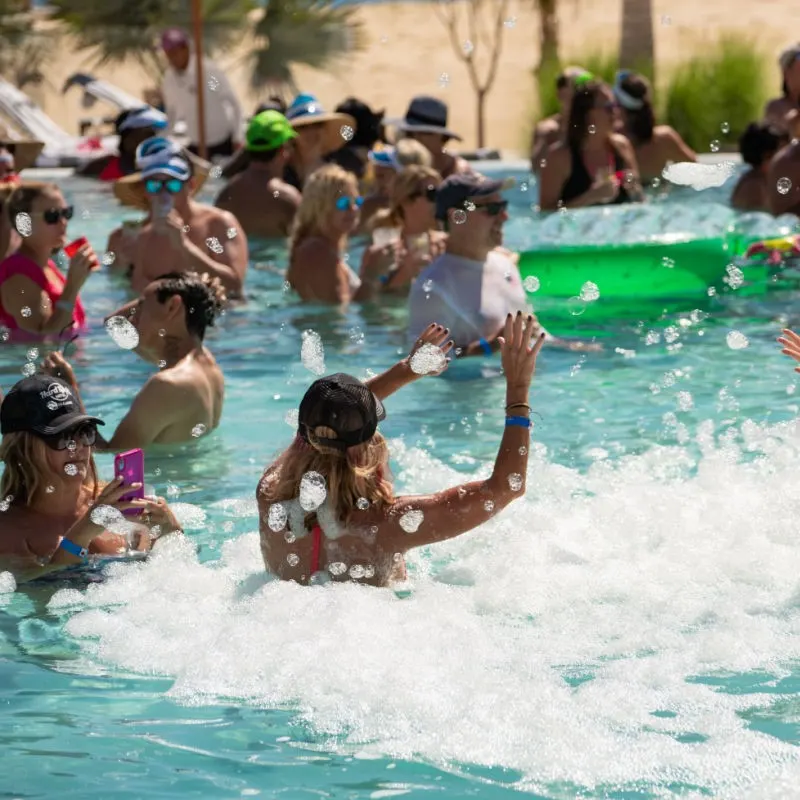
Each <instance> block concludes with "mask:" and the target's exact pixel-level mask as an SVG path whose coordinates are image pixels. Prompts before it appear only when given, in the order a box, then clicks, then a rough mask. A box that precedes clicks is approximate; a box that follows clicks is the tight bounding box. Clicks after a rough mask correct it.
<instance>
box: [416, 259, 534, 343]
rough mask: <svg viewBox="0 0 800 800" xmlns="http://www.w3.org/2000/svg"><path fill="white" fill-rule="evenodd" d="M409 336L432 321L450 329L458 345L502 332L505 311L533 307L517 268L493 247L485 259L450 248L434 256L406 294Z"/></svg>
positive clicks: (418, 332) (526, 309)
mask: <svg viewBox="0 0 800 800" xmlns="http://www.w3.org/2000/svg"><path fill="white" fill-rule="evenodd" d="M408 310H409V320H408V323H409V324H408V338H409V341H410V342H413V341H414V340H415V339H416V338H417V337H418V336H419V334H420V333H421V332H422V331H423V330H425V328H427V327H428V325H430V324H431V323H432V322H437V323H438V324H440V325H444V326H445V327H446V328H449V329H450V336H451V338H452V339H453V341H454V342H455V344H456V347H466V346H467V345H468V344H470V343H471V342H475V341H477V340H478V339H481V338H484V339H493V338H494V337H495V336H497V334H498V333H500V331H501V329H502V327H503V325H504V324H505V321H506V315H507V314H509V313H511V314H516V313H517V311H524V312H526V313H527V312H529V311H530V305H529V304H528V298H527V296H526V294H525V289H524V288H523V287H522V280H521V279H520V274H519V269H518V267H517V265H516V264H515V263H514V261H512V260H511V258H509V257H508V256H507V255H505V254H504V253H502V252H500V251H497V250H493V251H492V252H491V253H489V255H488V256H487V257H486V261H473V260H472V259H470V258H462V257H461V256H455V255H452V254H450V253H444V254H443V255H441V256H439V257H438V258H437V259H435V260H434V261H433V262H432V263H431V264H430V265H429V266H428V268H427V269H425V270H424V271H423V272H422V273H421V274H420V276H419V277H418V278H417V279H416V280H415V281H414V284H413V285H412V287H411V294H410V295H409V299H408Z"/></svg>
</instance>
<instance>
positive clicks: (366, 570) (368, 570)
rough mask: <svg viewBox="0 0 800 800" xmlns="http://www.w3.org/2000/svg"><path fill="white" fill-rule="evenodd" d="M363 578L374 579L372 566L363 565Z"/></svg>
mask: <svg viewBox="0 0 800 800" xmlns="http://www.w3.org/2000/svg"><path fill="white" fill-rule="evenodd" d="M364 577H365V578H374V577H375V567H374V566H373V565H372V564H365V565H364Z"/></svg>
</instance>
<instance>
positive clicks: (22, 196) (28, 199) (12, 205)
mask: <svg viewBox="0 0 800 800" xmlns="http://www.w3.org/2000/svg"><path fill="white" fill-rule="evenodd" d="M55 192H60V189H59V188H58V186H56V185H55V184H54V183H41V182H30V183H23V184H22V185H20V186H17V188H16V189H14V191H13V192H12V193H11V196H10V197H9V198H8V203H6V211H7V213H8V218H9V220H11V224H12V225H15V224H16V220H17V214H30V213H31V210H32V209H33V204H34V203H35V202H36V200H37V199H38V198H39V197H41V196H42V195H44V194H50V193H55Z"/></svg>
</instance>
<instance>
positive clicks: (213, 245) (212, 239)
mask: <svg viewBox="0 0 800 800" xmlns="http://www.w3.org/2000/svg"><path fill="white" fill-rule="evenodd" d="M206 247H207V248H208V249H209V250H210V251H211V252H212V253H216V254H217V255H219V254H220V253H224V252H225V248H224V247H223V246H222V245H221V244H220V241H219V239H217V237H216V236H209V237H208V239H206Z"/></svg>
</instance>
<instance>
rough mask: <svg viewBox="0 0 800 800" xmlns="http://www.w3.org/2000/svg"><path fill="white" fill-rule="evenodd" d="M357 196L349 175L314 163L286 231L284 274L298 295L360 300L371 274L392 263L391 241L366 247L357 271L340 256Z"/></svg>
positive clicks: (353, 223) (352, 226)
mask: <svg viewBox="0 0 800 800" xmlns="http://www.w3.org/2000/svg"><path fill="white" fill-rule="evenodd" d="M363 202H364V201H363V198H362V197H361V196H360V195H359V193H358V183H357V181H356V177H355V175H353V173H352V172H347V171H346V170H344V169H342V168H341V167H339V166H337V165H336V164H327V165H326V166H324V167H322V168H321V169H318V170H317V171H316V172H315V173H314V174H313V175H312V176H311V179H310V180H309V181H308V183H307V184H306V187H305V190H304V191H303V200H302V202H301V203H300V208H299V209H298V212H297V216H296V217H295V219H294V224H293V225H292V233H291V236H290V237H289V269H288V270H287V272H286V280H287V281H289V284H290V285H291V287H292V288H293V289H294V290H295V291H296V292H297V293H298V294H299V295H300V297H301V298H302V299H303V300H305V301H307V302H313V303H335V304H344V303H349V302H350V301H352V300H362V299H364V298H365V297H366V296H367V287H368V286H370V285H371V284H372V283H373V282H374V280H376V278H375V276H376V275H381V274H383V273H385V272H386V271H387V270H388V269H389V267H390V266H391V264H392V263H393V261H394V258H395V252H396V249H397V244H396V243H391V244H383V245H372V246H371V247H368V248H367V249H366V250H365V251H364V255H363V258H362V260H361V277H359V276H358V275H356V273H355V272H354V271H353V270H352V269H351V268H350V267H349V266H348V264H347V263H346V262H345V260H344V256H345V253H346V251H347V239H348V237H349V236H350V235H351V234H353V233H354V232H355V231H356V229H357V228H358V222H359V218H360V213H359V212H360V209H361V205H362V203H363Z"/></svg>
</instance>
